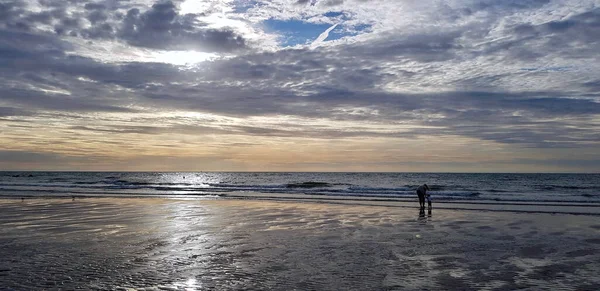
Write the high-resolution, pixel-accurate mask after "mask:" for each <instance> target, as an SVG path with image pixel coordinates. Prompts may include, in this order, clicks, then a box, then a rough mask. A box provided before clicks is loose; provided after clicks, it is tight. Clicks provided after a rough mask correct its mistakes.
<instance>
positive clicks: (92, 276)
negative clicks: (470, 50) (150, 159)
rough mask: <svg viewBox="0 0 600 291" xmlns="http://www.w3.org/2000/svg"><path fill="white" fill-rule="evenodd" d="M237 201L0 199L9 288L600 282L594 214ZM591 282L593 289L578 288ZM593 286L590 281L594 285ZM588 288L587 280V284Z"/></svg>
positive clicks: (463, 286)
mask: <svg viewBox="0 0 600 291" xmlns="http://www.w3.org/2000/svg"><path fill="white" fill-rule="evenodd" d="M473 213H474V212H461V211H449V210H441V209H436V219H435V220H433V218H432V211H431V209H428V210H427V211H425V209H423V210H419V213H418V216H417V219H416V220H415V216H414V210H413V209H405V208H393V207H374V206H355V205H354V206H353V205H329V204H322V203H289V202H287V203H283V202H261V201H239V200H215V201H199V200H189V201H184V200H167V199H77V200H76V201H74V202H73V201H71V199H64V200H59V199H53V200H46V199H32V200H27V201H26V202H21V201H19V200H14V201H12V200H3V201H0V246H1V247H0V257H2V258H3V261H1V262H0V286H3V287H7V288H11V289H17V290H34V289H53V288H61V289H75V288H83V289H117V288H137V289H141V288H147V289H150V290H152V289H160V288H162V289H170V290H206V289H209V290H210V289H219V290H240V289H260V290H264V289H278V290H290V289H301V290H310V289H317V290H323V289H335V290H342V289H343V290H347V289H362V290H381V289H398V290H421V289H430V290H441V289H444V290H468V289H485V290H492V289H502V290H512V289H527V288H534V289H537V288H539V289H544V288H552V289H554V290H556V289H560V288H561V287H565V289H568V288H567V287H569V288H573V289H577V288H579V289H580V290H597V288H595V287H598V286H600V279H599V278H597V277H596V273H597V270H598V267H599V263H598V262H599V261H600V260H599V259H600V255H599V252H598V251H597V250H598V249H600V243H599V242H598V239H597V237H598V234H599V231H600V226H599V224H598V223H597V222H596V218H595V217H588V216H570V215H546V214H514V213H492V212H481V213H477V219H476V220H473V219H472V215H473ZM586 288H587V289H586ZM590 288H591V289H590ZM594 288H595V289H594Z"/></svg>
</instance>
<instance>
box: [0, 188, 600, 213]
mask: <svg viewBox="0 0 600 291" xmlns="http://www.w3.org/2000/svg"><path fill="white" fill-rule="evenodd" d="M3 199H6V200H35V199H172V200H198V201H205V200H245V201H274V202H277V201H280V202H298V203H327V204H342V205H357V206H359V205H360V206H380V207H398V208H418V206H417V200H416V198H415V199H414V201H413V199H406V198H400V199H394V198H382V197H365V196H339V197H335V196H325V195H309V194H273V193H268V194H266V193H255V192H240V193H233V194H231V193H227V194H215V195H106V194H98V195H93V194H92V195H75V194H73V195H69V194H65V195H48V196H23V195H22V196H0V200H3ZM433 205H434V207H433V208H435V209H446V210H461V211H492V212H515V213H546V214H570V215H591V216H600V203H598V202H597V201H591V202H585V203H584V202H557V201H551V202H547V201H539V202H537V201H491V200H434V204H433Z"/></svg>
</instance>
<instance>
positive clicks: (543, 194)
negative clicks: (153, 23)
mask: <svg viewBox="0 0 600 291" xmlns="http://www.w3.org/2000/svg"><path fill="white" fill-rule="evenodd" d="M423 183H427V184H428V185H429V186H430V188H431V191H430V194H431V195H432V197H433V199H434V201H487V202H491V203H493V202H498V201H500V202H508V203H510V202H558V203H560V202H577V203H600V174H500V173H498V174H489V173H314V172H311V173H297V172H285V173H281V172H278V173H255V172H194V173H189V172H185V173H184V172H179V173H175V172H0V197H57V196H58V197H63V196H66V197H70V196H79V197H81V196H94V197H95V196H127V197H133V196H168V197H180V196H182V197H198V198H201V197H210V198H217V197H227V196H234V195H238V194H240V193H242V194H244V195H245V196H249V197H252V195H254V194H256V195H262V196H264V195H265V194H272V195H279V196H285V195H295V196H296V197H297V196H298V195H311V196H312V195H318V196H325V197H361V199H368V198H369V197H372V198H377V199H381V198H390V199H397V200H414V199H415V197H416V194H415V189H416V188H417V187H418V186H419V185H421V184H423Z"/></svg>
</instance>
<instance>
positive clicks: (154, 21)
mask: <svg viewBox="0 0 600 291" xmlns="http://www.w3.org/2000/svg"><path fill="white" fill-rule="evenodd" d="M201 25H202V24H200V23H198V22H197V21H196V20H195V18H194V15H179V14H178V12H177V9H176V7H175V5H174V4H173V3H172V2H165V3H159V4H154V5H152V8H151V9H150V10H148V11H146V12H140V10H138V9H137V8H134V9H131V10H129V11H128V12H127V16H126V17H125V19H124V20H123V24H122V27H121V30H120V31H119V33H118V34H119V37H121V38H123V39H125V40H127V41H128V42H129V43H131V44H133V45H136V46H143V47H149V48H159V49H174V50H190V49H195V50H204V51H234V50H238V49H243V48H244V47H245V46H246V41H245V39H244V38H243V37H242V36H240V35H238V34H236V33H235V32H234V31H233V30H231V29H210V28H201V29H198V27H199V26H201Z"/></svg>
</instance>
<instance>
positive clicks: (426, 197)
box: [425, 193, 431, 211]
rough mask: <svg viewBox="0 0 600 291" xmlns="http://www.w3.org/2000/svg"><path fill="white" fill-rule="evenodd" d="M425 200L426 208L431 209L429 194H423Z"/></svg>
mask: <svg viewBox="0 0 600 291" xmlns="http://www.w3.org/2000/svg"><path fill="white" fill-rule="evenodd" d="M425 200H427V208H428V209H429V211H431V194H429V193H427V194H425Z"/></svg>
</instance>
